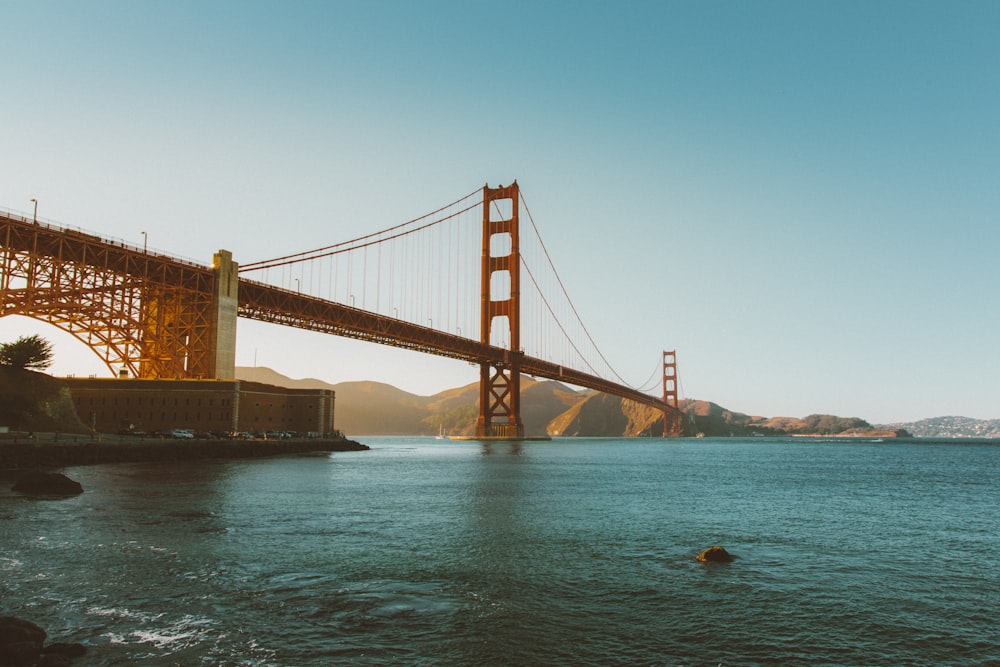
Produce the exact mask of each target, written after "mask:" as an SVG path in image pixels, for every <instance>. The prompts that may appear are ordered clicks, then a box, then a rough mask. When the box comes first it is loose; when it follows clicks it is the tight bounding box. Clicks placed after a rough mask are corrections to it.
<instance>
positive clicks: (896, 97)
mask: <svg viewBox="0 0 1000 667" xmlns="http://www.w3.org/2000/svg"><path fill="white" fill-rule="evenodd" d="M0 24H2V25H4V33H5V46H6V48H5V56H4V58H2V59H0V82H2V84H3V89H2V90H3V92H2V94H3V96H4V101H3V104H2V105H0V153H2V158H3V159H2V160H0V207H4V208H9V209H13V210H15V211H28V212H30V211H31V204H30V203H29V200H30V199H31V198H33V197H34V198H37V199H38V201H39V208H38V214H39V216H41V217H44V218H46V219H49V220H52V221H54V222H57V223H60V224H64V225H69V226H79V227H83V228H85V229H89V230H93V231H96V232H99V233H101V234H103V235H106V236H111V237H117V238H123V239H126V240H129V241H132V242H135V243H141V242H142V237H141V235H140V231H145V232H147V233H148V239H149V245H150V246H151V247H153V248H157V249H160V250H163V251H165V252H170V253H173V254H176V255H179V256H182V257H188V258H192V259H195V260H197V261H200V262H204V263H206V264H207V263H210V261H211V257H212V253H213V252H214V251H215V250H217V249H219V248H226V249H229V250H231V251H233V253H234V256H235V258H236V259H237V261H241V262H250V261H253V260H257V259H263V258H267V257H273V256H276V255H278V254H280V253H282V252H284V251H293V250H301V249H307V248H311V247H316V246H319V245H324V244H327V243H332V242H337V241H342V240H345V239H348V238H353V237H355V236H357V235H360V234H362V233H364V232H370V231H375V230H378V229H381V228H384V227H387V226H390V225H392V224H396V223H398V222H401V221H404V220H407V219H410V218H412V217H415V216H417V215H420V214H423V213H426V212H428V211H430V210H432V209H434V208H436V207H437V206H439V205H442V204H445V203H447V202H450V201H452V200H454V199H456V198H458V197H459V196H461V195H464V194H466V193H468V192H470V191H472V190H474V189H475V188H477V187H480V186H481V185H483V184H484V183H490V184H491V185H497V184H501V183H503V184H506V183H509V182H510V181H511V180H513V179H515V178H516V179H517V180H518V182H519V183H520V184H521V186H522V190H523V193H524V196H525V199H526V200H527V201H528V203H529V206H530V208H531V212H532V214H533V217H534V219H535V221H536V223H537V224H538V226H539V228H540V229H541V232H542V234H543V236H544V239H545V241H546V243H547V244H548V246H549V249H550V251H551V252H552V255H553V260H554V261H555V262H556V265H557V266H558V268H559V271H560V274H561V276H562V278H563V280H564V282H565V283H566V286H567V289H568V290H569V291H570V293H571V294H572V295H573V297H574V299H575V302H576V304H577V307H578V308H579V310H580V312H581V315H582V317H583V319H584V320H585V321H586V322H587V324H588V326H589V327H590V330H591V333H592V334H593V336H594V338H595V339H596V340H597V341H598V343H599V344H600V345H601V347H602V349H603V351H604V352H605V355H606V356H607V357H608V359H609V360H610V361H611V362H612V363H613V364H614V365H615V366H616V367H617V368H618V369H619V370H620V371H621V372H622V374H623V375H625V376H626V377H627V378H629V379H631V380H633V381H634V382H635V383H641V382H642V381H643V380H644V379H645V378H646V377H647V376H648V373H649V371H650V370H651V368H652V367H653V365H654V364H655V363H656V360H657V359H658V355H659V352H660V350H662V349H673V348H676V349H677V350H678V364H679V370H680V375H681V386H682V393H683V395H684V396H685V397H688V398H700V399H708V400H712V401H715V402H717V403H719V404H721V405H723V406H725V407H727V408H729V409H731V410H735V411H739V412H745V413H750V414H759V415H766V416H778V415H782V416H804V415H807V414H810V413H816V412H822V413H833V414H838V415H843V416H860V417H863V418H865V419H868V420H869V421H872V422H891V421H907V420H915V419H920V418H923V417H931V416H937V415H947V414H960V415H966V416H971V417H978V418H998V417H1000V354H998V350H997V342H998V340H1000V307H998V294H1000V267H998V249H1000V122H998V120H997V119H998V118H1000V86H998V82H1000V39H998V35H1000V3H997V2H994V1H983V2H919V1H915V0H907V1H902V2H889V1H886V2H878V1H874V2H867V1H865V2H861V1H845V0H838V1H829V2H822V1H815V0H813V1H805V2H802V1H788V2H767V1H758V2H741V1H740V2H738V1H732V2H666V1H661V2H649V3H644V2H632V3H617V2H573V3H569V2H567V3H555V2H550V3H533V2H504V3H486V2H443V1H429V2H371V1H363V2H291V3H286V2H248V1H241V2H221V1H220V2H208V3H204V2H186V1H179V0H171V1H170V2H132V1H131V0H127V1H122V2H102V1H89V2H71V1H65V2H46V1H44V0H43V1H35V2H27V1H23V2H22V1H15V2H10V1H0ZM35 331H40V332H42V333H43V334H44V335H48V336H50V337H51V338H53V339H54V340H56V341H57V343H58V353H59V359H58V363H57V365H56V366H55V367H54V368H53V372H56V373H60V374H62V373H77V374H87V373H107V371H106V369H104V368H103V367H102V366H101V365H100V364H99V362H98V361H97V359H96V356H94V355H93V354H92V353H90V352H89V351H88V350H87V349H86V348H85V347H84V346H83V345H82V344H81V343H77V342H75V341H74V340H73V339H69V341H64V339H63V338H61V337H60V336H59V335H58V332H56V330H54V329H53V328H51V327H49V326H48V325H41V324H35V323H33V322H32V321H30V320H14V319H13V318H5V319H4V320H0V339H3V340H11V339H13V338H15V337H16V336H17V335H20V334H21V333H32V332H35ZM238 348H239V349H238V359H237V362H238V363H239V364H240V365H253V363H254V358H255V356H256V358H257V363H258V364H260V365H267V366H270V367H272V368H275V369H276V370H278V371H280V372H283V373H285V374H286V375H289V376H292V377H319V378H321V379H324V380H327V381H330V382H339V381H343V380H353V379H374V380H379V381H383V382H389V383H391V384H395V385H397V386H399V387H401V388H403V389H407V390H409V391H413V392H415V393H421V394H430V393H434V392H436V391H438V390H440V389H444V388H447V387H451V386H457V385H460V384H465V383H468V382H473V381H475V380H476V377H477V375H476V371H475V369H474V368H471V367H469V366H468V365H466V364H462V363H458V362H452V361H448V360H440V359H436V358H432V357H423V356H419V355H414V354H411V353H404V352H399V351H395V350H391V349H388V348H381V347H378V346H372V345H362V344H358V343H353V342H349V341H343V340H340V339H335V338H332V337H328V336H320V335H318V334H310V333H305V332H297V331H292V330H285V329H280V328H275V327H269V326H265V325H260V324H256V323H251V322H242V321H241V324H240V329H239V337H238Z"/></svg>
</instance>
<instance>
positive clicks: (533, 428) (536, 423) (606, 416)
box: [236, 367, 905, 437]
mask: <svg viewBox="0 0 1000 667" xmlns="http://www.w3.org/2000/svg"><path fill="white" fill-rule="evenodd" d="M236 376H237V378H239V379H243V380H255V381H259V382H267V383H270V384H275V385H278V386H282V387H296V388H323V389H333V390H334V391H336V392H337V401H336V410H337V416H336V423H337V428H339V429H341V430H343V431H344V432H345V433H348V434H351V435H436V434H437V433H439V432H441V431H443V432H444V433H447V434H449V435H472V434H474V433H475V428H476V419H477V418H478V416H479V385H478V384H469V385H466V386H464V387H458V388H455V389H448V390H445V391H442V392H440V393H437V394H434V395H433V396H418V395H416V394H411V393H409V392H405V391H403V390H401V389H397V388H396V387H393V386H391V385H387V384H382V383H378V382H342V383H340V384H329V383H327V382H323V381H322V380H316V379H311V378H310V379H302V380H293V379H291V378H288V377H285V376H284V375H281V374H280V373H277V372H275V371H273V370H271V369H269V368H243V367H240V368H237V369H236ZM680 409H681V411H682V412H683V413H684V415H685V416H684V435H691V436H693V435H698V434H701V435H707V436H743V435H855V436H866V435H884V434H885V432H876V431H875V430H874V429H873V428H872V427H871V426H870V425H869V424H868V422H866V421H864V420H863V419H859V418H857V417H847V418H845V417H836V416H833V415H809V416H807V417H803V418H801V419H799V418H795V417H771V418H768V417H757V416H750V415H746V414H743V413H740V412H733V411H731V410H727V409H726V408H724V407H722V406H720V405H717V404H715V403H711V402H709V401H696V400H684V401H681V403H680ZM521 418H522V419H523V420H524V425H525V433H526V434H527V435H542V434H548V435H565V436H607V437H620V436H623V435H624V436H626V437H639V436H648V435H653V436H656V435H659V434H661V433H662V432H663V415H662V414H661V413H660V412H659V411H658V410H656V409H655V408H651V407H648V406H645V405H640V404H638V403H634V402H632V401H627V400H622V399H620V398H617V397H614V396H610V395H607V394H601V393H598V392H593V391H574V390H573V389H571V388H569V387H567V386H566V385H563V384H560V383H559V382H552V381H542V382H539V381H537V380H533V379H531V378H529V377H527V376H522V378H521ZM901 433H905V432H901ZM889 435H892V433H889Z"/></svg>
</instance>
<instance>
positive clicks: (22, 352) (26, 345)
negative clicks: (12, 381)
mask: <svg viewBox="0 0 1000 667" xmlns="http://www.w3.org/2000/svg"><path fill="white" fill-rule="evenodd" d="M52 356H53V352H52V343H50V342H49V341H47V340H45V339H44V338H42V337H41V336H39V335H38V334H33V335H31V336H21V337H20V338H18V339H17V340H15V341H14V342H13V343H2V344H0V366H8V367H10V368H13V369H16V370H33V371H43V370H45V369H46V368H48V367H49V366H51V365H52Z"/></svg>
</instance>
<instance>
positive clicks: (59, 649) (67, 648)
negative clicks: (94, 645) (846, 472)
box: [42, 642, 87, 660]
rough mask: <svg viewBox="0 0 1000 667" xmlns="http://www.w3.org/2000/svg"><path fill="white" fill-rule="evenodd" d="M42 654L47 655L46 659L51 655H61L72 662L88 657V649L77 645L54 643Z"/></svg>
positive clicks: (44, 649)
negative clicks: (74, 659) (75, 659)
mask: <svg viewBox="0 0 1000 667" xmlns="http://www.w3.org/2000/svg"><path fill="white" fill-rule="evenodd" d="M42 653H44V654H45V657H46V658H48V657H49V656H51V655H61V656H66V657H67V658H69V659H70V660H72V659H73V658H82V657H83V656H85V655H87V647H86V646H84V645H83V644H77V643H70V642H53V643H52V644H49V645H48V646H46V647H45V648H43V649H42Z"/></svg>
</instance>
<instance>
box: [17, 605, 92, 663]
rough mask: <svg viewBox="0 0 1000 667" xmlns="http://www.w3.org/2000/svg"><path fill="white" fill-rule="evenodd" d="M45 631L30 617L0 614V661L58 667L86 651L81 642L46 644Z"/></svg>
mask: <svg viewBox="0 0 1000 667" xmlns="http://www.w3.org/2000/svg"><path fill="white" fill-rule="evenodd" d="M47 636H48V633H47V632H45V630H43V629H42V628H40V627H39V626H37V625H35V624H34V623H32V622H31V621H26V620H25V619H23V618H17V617H15V616H0V665H10V666H11V667H34V666H36V665H37V666H39V667H60V666H62V665H69V664H71V663H72V661H73V659H74V658H79V657H81V656H83V655H86V653H87V647H86V646H84V645H83V644H70V643H66V642H56V643H54V644H49V645H48V646H45V638H46V637H47Z"/></svg>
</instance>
